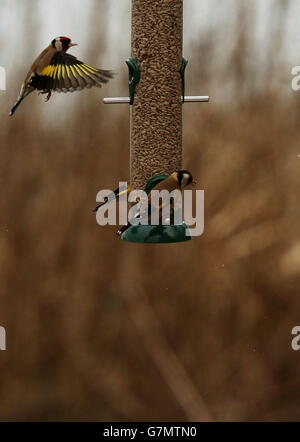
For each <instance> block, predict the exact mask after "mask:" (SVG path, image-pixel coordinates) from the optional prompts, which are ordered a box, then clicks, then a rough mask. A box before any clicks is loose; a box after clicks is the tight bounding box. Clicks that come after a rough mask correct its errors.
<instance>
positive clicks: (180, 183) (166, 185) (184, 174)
mask: <svg viewBox="0 0 300 442" xmlns="http://www.w3.org/2000/svg"><path fill="white" fill-rule="evenodd" d="M191 183H193V177H192V175H191V174H190V172H188V171H187V170H177V171H176V172H173V173H172V174H171V175H170V176H168V178H166V179H164V180H162V181H160V182H159V183H158V184H157V185H156V186H154V187H153V189H152V190H159V191H160V190H164V189H165V190H168V191H169V192H172V191H173V190H176V189H177V190H180V191H182V190H183V188H184V187H185V186H187V185H188V184H191ZM163 208H164V207H163V205H160V206H159V207H153V205H152V204H151V192H150V193H149V195H148V224H151V211H158V216H159V219H160V220H161V217H162V210H163ZM173 213H174V200H173V199H172V201H171V207H170V214H171V216H172V214H173ZM130 226H131V224H130V223H128V224H127V225H126V226H123V227H121V228H120V230H118V231H117V235H119V236H121V235H122V233H124V232H125V230H127V229H128V228H129V227H130Z"/></svg>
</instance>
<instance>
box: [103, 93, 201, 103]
mask: <svg viewBox="0 0 300 442" xmlns="http://www.w3.org/2000/svg"><path fill="white" fill-rule="evenodd" d="M181 100H182V101H183V98H182V97H181ZM129 101H130V100H129V97H112V98H103V103H104V104H121V103H127V104H128V103H129ZM199 101H200V102H207V101H209V96H208V95H203V96H197V95H191V96H185V97H184V102H186V103H195V102H199Z"/></svg>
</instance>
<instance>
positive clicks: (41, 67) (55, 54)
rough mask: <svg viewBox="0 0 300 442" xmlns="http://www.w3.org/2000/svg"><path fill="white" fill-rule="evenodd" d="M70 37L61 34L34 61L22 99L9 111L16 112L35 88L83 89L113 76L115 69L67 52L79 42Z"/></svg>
mask: <svg viewBox="0 0 300 442" xmlns="http://www.w3.org/2000/svg"><path fill="white" fill-rule="evenodd" d="M76 45H77V43H72V42H71V39H70V38H68V37H57V38H54V40H52V42H51V43H50V45H49V46H47V47H46V49H44V50H43V52H42V53H41V54H40V55H39V56H38V58H37V59H36V60H35V61H34V63H33V64H32V66H31V68H30V69H29V72H28V74H27V76H26V78H25V80H24V83H23V84H22V86H21V90H20V94H19V97H18V100H17V101H16V103H15V104H14V106H13V108H12V109H11V111H10V113H9V115H13V114H14V112H15V110H16V109H17V107H18V106H19V104H20V103H21V101H23V100H24V98H25V97H27V95H29V94H30V93H31V92H33V91H34V90H38V91H40V93H41V94H47V98H46V101H48V100H49V98H50V96H51V92H52V91H55V92H73V91H80V90H81V89H84V88H90V87H92V86H96V87H101V85H102V83H107V82H108V81H109V80H110V79H111V78H113V75H114V74H113V73H112V72H111V71H105V70H102V69H97V68H94V67H93V66H90V65H88V64H86V63H83V62H82V61H79V60H77V58H76V57H74V56H73V55H70V54H67V50H68V49H69V48H70V47H71V46H76Z"/></svg>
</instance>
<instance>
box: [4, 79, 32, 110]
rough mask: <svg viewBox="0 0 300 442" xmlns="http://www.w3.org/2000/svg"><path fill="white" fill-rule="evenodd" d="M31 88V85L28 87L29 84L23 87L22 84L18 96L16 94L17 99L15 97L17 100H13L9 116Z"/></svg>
mask: <svg viewBox="0 0 300 442" xmlns="http://www.w3.org/2000/svg"><path fill="white" fill-rule="evenodd" d="M33 90H34V88H33V87H29V86H28V87H26V88H25V86H24V85H22V87H21V90H20V94H19V96H18V99H17V101H16V102H15V104H14V105H13V107H12V109H11V111H10V113H9V115H10V116H12V115H13V114H14V113H15V111H16V109H17V107H18V106H19V105H20V103H21V102H22V101H23V100H24V98H25V97H27V95H29V94H30V93H31V92H32V91H33Z"/></svg>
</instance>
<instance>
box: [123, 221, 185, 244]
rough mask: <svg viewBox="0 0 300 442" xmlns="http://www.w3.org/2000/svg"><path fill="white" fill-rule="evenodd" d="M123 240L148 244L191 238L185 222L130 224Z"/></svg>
mask: <svg viewBox="0 0 300 442" xmlns="http://www.w3.org/2000/svg"><path fill="white" fill-rule="evenodd" d="M121 238H122V239H123V241H129V242H140V243H146V244H147V243H148V244H151V243H152V244H153V243H154V244H155V243H157V244H162V243H168V242H182V241H189V240H190V239H191V236H190V233H189V229H188V228H187V226H186V224H185V223H182V224H179V225H173V226H151V225H147V226H143V225H141V224H139V225H137V226H130V227H129V228H128V229H127V230H125V232H124V233H123V235H122V237H121Z"/></svg>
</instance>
